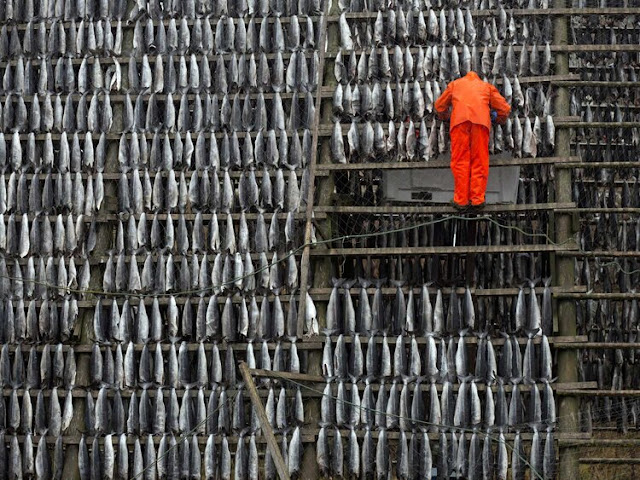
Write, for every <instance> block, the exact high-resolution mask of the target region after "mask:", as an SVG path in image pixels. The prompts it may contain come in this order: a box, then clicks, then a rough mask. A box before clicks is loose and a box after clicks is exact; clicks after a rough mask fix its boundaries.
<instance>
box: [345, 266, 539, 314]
mask: <svg viewBox="0 0 640 480" xmlns="http://www.w3.org/2000/svg"><path fill="white" fill-rule="evenodd" d="M478 258H480V259H479V260H478ZM423 262H424V264H423ZM342 267H343V269H344V270H343V271H344V272H345V274H346V273H349V274H354V275H357V276H358V277H362V278H367V279H369V280H370V281H371V282H372V283H371V285H375V284H376V283H377V282H376V280H377V279H387V278H388V279H391V280H394V281H397V282H404V283H406V284H408V285H414V286H419V285H422V284H424V283H425V282H436V283H440V284H451V283H452V282H453V283H455V282H458V281H459V278H460V277H459V275H462V274H463V273H464V272H465V269H464V265H463V264H462V262H461V261H460V259H449V260H445V259H443V258H442V256H440V255H426V256H424V257H422V258H420V257H417V258H415V257H414V258H411V257H409V256H406V255H405V256H404V258H403V257H399V258H394V257H391V258H379V259H371V260H369V261H364V262H362V261H360V259H357V260H355V259H351V260H348V261H345V262H344V264H343V265H342ZM543 273H544V274H545V275H548V274H549V268H548V263H546V260H545V258H544V257H543V255H541V254H531V255H530V256H526V257H523V256H522V255H519V254H517V253H509V254H507V253H505V254H499V255H497V256H496V257H494V256H492V255H490V254H488V255H486V257H485V256H484V255H483V256H482V257H480V256H479V257H476V268H475V269H474V272H473V278H474V281H475V282H476V285H477V286H478V287H479V288H505V287H518V286H521V285H523V283H524V284H525V285H528V284H529V282H528V281H527V279H529V278H531V277H533V278H540V276H541V275H542V274H543ZM382 283H384V282H382ZM477 301H478V308H482V307H484V308H485V311H486V312H487V313H488V314H492V316H491V317H490V318H488V319H487V318H483V315H479V319H478V320H479V322H486V321H494V320H509V321H510V320H513V321H515V319H514V318H511V314H512V312H511V310H512V309H511V307H512V306H513V297H509V296H508V297H504V296H498V297H495V298H488V297H487V296H482V297H478V299H477ZM480 302H483V303H480ZM486 302H488V303H486ZM496 302H497V303H498V304H499V305H500V307H499V308H497V307H496ZM505 315H506V317H505ZM507 323H509V322H507ZM482 324H483V323H480V325H482ZM487 325H488V323H487Z"/></svg>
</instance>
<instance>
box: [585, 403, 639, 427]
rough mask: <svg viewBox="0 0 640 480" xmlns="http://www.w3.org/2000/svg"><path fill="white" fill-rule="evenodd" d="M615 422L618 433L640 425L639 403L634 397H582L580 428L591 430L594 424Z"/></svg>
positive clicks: (609, 424)
mask: <svg viewBox="0 0 640 480" xmlns="http://www.w3.org/2000/svg"><path fill="white" fill-rule="evenodd" d="M602 424H606V425H607V426H611V424H615V427H616V430H617V431H618V432H619V433H622V434H625V435H626V434H627V433H628V432H629V431H630V430H631V429H636V430H637V429H638V428H639V427H640V405H638V401H637V399H635V398H629V397H627V398H625V397H622V396H616V397H600V398H594V399H583V401H582V403H581V405H580V428H581V429H582V431H583V432H592V431H593V429H594V426H598V425H602Z"/></svg>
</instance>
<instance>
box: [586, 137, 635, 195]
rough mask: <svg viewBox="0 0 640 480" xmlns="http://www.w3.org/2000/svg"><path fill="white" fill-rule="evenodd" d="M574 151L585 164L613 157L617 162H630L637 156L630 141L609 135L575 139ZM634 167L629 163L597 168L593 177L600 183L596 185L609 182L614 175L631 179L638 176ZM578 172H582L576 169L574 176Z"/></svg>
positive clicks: (606, 160) (610, 159)
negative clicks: (591, 139)
mask: <svg viewBox="0 0 640 480" xmlns="http://www.w3.org/2000/svg"><path fill="white" fill-rule="evenodd" d="M623 130H627V129H623ZM575 151H576V153H577V154H579V155H580V157H581V158H582V161H583V162H584V163H585V164H586V163H589V162H613V161H614V159H615V161H618V162H628V163H631V162H633V161H636V160H637V158H638V156H637V152H636V149H635V146H634V145H633V144H632V143H627V142H626V141H625V139H624V138H611V136H607V137H606V138H603V139H600V138H598V139H596V140H595V141H585V140H582V141H576V142H575ZM634 167H635V166H634V165H631V164H630V165H628V167H627V168H615V169H614V168H602V167H601V168H598V169H597V170H596V171H595V173H596V175H595V177H596V178H595V179H596V180H597V181H598V183H599V184H600V185H596V186H602V184H605V185H608V184H611V183H612V182H614V180H616V177H618V178H619V179H627V180H629V181H633V180H634V178H633V177H635V178H637V177H638V171H637V169H636V168H634ZM585 168H589V165H585ZM580 173H582V172H581V171H580V170H578V171H577V172H576V176H579V174H580ZM591 193H595V192H591Z"/></svg>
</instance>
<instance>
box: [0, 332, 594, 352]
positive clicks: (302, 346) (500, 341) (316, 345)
mask: <svg viewBox="0 0 640 480" xmlns="http://www.w3.org/2000/svg"><path fill="white" fill-rule="evenodd" d="M436 337H437V335H436ZM330 338H331V341H332V344H335V343H336V341H337V340H338V336H337V335H332V336H331V337H330ZM446 338H453V339H454V340H455V341H456V342H457V339H459V338H460V337H459V336H458V335H446ZM325 339H326V337H325V336H321V335H317V336H312V337H304V338H301V339H298V340H297V341H296V342H295V344H296V348H297V349H298V350H322V349H323V348H324V344H325ZM343 339H344V342H345V343H346V344H350V343H352V342H353V337H352V336H350V335H344V336H343ZM368 339H369V337H368V336H367V335H364V334H361V335H360V343H361V345H362V348H364V349H366V346H367V342H368ZM587 339H588V337H587V336H586V335H578V336H575V337H563V336H550V337H548V340H549V344H550V345H563V344H568V345H571V348H573V346H572V345H574V344H581V342H584V343H585V344H586V342H587ZM187 340H188V341H187ZM374 340H375V342H376V343H377V344H381V343H382V342H383V337H382V336H381V335H376V336H374ZM409 340H410V336H405V342H409ZM185 341H187V345H186V347H187V350H188V351H189V352H195V351H197V350H198V348H199V347H200V343H199V342H196V341H194V340H193V339H185ZM516 341H517V342H518V344H519V345H526V344H527V342H528V339H527V338H526V337H521V336H519V337H516ZM265 342H266V344H267V348H268V349H269V350H270V351H272V350H275V349H276V346H277V345H278V344H279V345H280V348H282V349H283V350H290V349H291V345H292V341H291V339H290V338H282V339H279V341H276V340H274V339H273V338H271V339H266V340H265ZM416 342H417V343H418V345H424V344H426V343H427V339H426V338H425V337H424V336H417V337H416ZM464 342H465V343H466V344H467V345H475V344H477V343H478V337H476V336H475V335H473V334H469V335H467V336H465V337H464ZM541 342H542V338H541V337H539V336H538V337H534V338H533V343H534V344H535V345H538V344H540V343H541ZM181 343H182V341H181V340H178V341H176V348H179V346H180V344H181ZM387 343H388V344H389V345H395V344H396V343H397V337H396V336H394V335H390V336H389V337H387ZM504 343H505V338H504V337H502V336H499V337H496V338H491V344H492V345H494V346H502V345H504ZM157 345H160V348H161V349H162V351H163V352H166V351H169V348H170V347H171V343H170V342H168V341H167V340H166V339H164V338H163V339H161V342H158V343H156V342H153V341H151V342H150V343H149V344H148V348H149V349H150V350H151V351H152V352H155V350H156V348H157ZM214 345H216V346H217V347H218V350H220V351H221V352H223V351H226V350H227V349H228V347H229V343H227V342H226V341H224V340H223V339H220V340H219V341H216V342H214V341H212V340H207V341H205V342H202V346H203V347H204V349H205V351H207V352H209V351H211V349H212V348H213V346H214ZM233 345H234V346H233V350H234V353H235V355H244V353H245V352H246V348H247V347H246V345H247V344H237V343H234V344H233ZM261 345H262V341H261V340H255V341H254V342H253V348H254V350H255V349H257V348H261ZM33 346H35V347H36V351H38V352H42V351H43V350H44V345H42V344H38V345H30V344H27V343H21V344H10V345H8V348H9V352H15V351H16V350H17V349H18V348H19V349H20V350H21V351H22V352H28V351H29V350H31V348H32V347H33ZM56 347H57V345H53V344H52V345H50V350H51V351H53V350H55V348H56ZM99 347H100V350H107V349H109V350H112V351H113V350H115V349H116V344H109V345H100V346H99ZM121 347H122V348H123V349H126V348H127V344H121ZM133 348H134V351H136V352H140V351H142V349H143V348H144V345H143V344H141V343H134V345H133ZM576 348H577V347H576ZM69 349H73V351H74V352H75V353H91V351H92V350H93V345H91V344H68V343H67V344H64V345H62V351H63V352H67V351H68V350H69Z"/></svg>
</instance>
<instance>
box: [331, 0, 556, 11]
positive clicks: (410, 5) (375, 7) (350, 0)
mask: <svg viewBox="0 0 640 480" xmlns="http://www.w3.org/2000/svg"><path fill="white" fill-rule="evenodd" d="M396 4H397V5H399V6H400V7H401V8H402V9H403V10H404V11H405V12H408V11H409V10H410V9H413V10H416V11H417V10H420V9H422V8H425V7H426V8H427V9H429V8H435V9H443V8H446V9H451V8H458V7H461V8H469V9H471V10H496V9H497V8H499V7H504V8H507V9H513V8H530V9H541V8H542V9H545V8H549V3H548V2H547V1H546V0H539V1H531V0H515V1H513V0H507V1H503V0H473V1H471V0H465V1H463V2H459V1H457V0H451V1H450V0H434V1H433V2H431V1H429V2H424V3H423V2H421V1H419V0H398V1H394V2H388V1H386V0H341V1H340V3H338V7H339V9H340V11H341V12H353V13H356V12H377V11H382V12H384V11H386V10H387V9H393V8H395V5H396Z"/></svg>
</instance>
